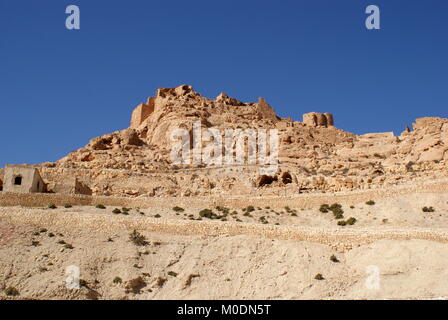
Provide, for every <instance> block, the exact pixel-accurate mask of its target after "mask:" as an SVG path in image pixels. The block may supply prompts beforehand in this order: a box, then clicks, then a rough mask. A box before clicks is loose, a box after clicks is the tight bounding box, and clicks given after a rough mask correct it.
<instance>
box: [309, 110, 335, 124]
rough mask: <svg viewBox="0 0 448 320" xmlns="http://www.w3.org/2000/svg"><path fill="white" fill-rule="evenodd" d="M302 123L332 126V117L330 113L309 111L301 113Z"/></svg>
mask: <svg viewBox="0 0 448 320" xmlns="http://www.w3.org/2000/svg"><path fill="white" fill-rule="evenodd" d="M303 123H304V124H306V125H307V126H310V127H332V126H334V119H333V115H332V114H331V113H318V112H309V113H305V114H304V115H303Z"/></svg>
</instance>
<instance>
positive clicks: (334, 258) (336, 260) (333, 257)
mask: <svg viewBox="0 0 448 320" xmlns="http://www.w3.org/2000/svg"><path fill="white" fill-rule="evenodd" d="M330 260H331V261H332V262H334V263H338V262H339V259H338V258H336V256H335V255H334V254H333V255H332V256H331V257H330Z"/></svg>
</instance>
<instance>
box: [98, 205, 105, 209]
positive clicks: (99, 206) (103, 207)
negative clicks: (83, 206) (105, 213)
mask: <svg viewBox="0 0 448 320" xmlns="http://www.w3.org/2000/svg"><path fill="white" fill-rule="evenodd" d="M95 208H97V209H106V207H105V206H104V205H102V204H97V205H96V206H95Z"/></svg>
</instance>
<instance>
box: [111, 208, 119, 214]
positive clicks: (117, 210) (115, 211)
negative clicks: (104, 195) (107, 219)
mask: <svg viewBox="0 0 448 320" xmlns="http://www.w3.org/2000/svg"><path fill="white" fill-rule="evenodd" d="M112 213H115V214H119V213H121V210H120V209H118V208H115V209H114V210H112Z"/></svg>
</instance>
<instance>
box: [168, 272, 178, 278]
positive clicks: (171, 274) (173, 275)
mask: <svg viewBox="0 0 448 320" xmlns="http://www.w3.org/2000/svg"><path fill="white" fill-rule="evenodd" d="M168 275H169V276H172V277H177V272H174V271H168Z"/></svg>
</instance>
